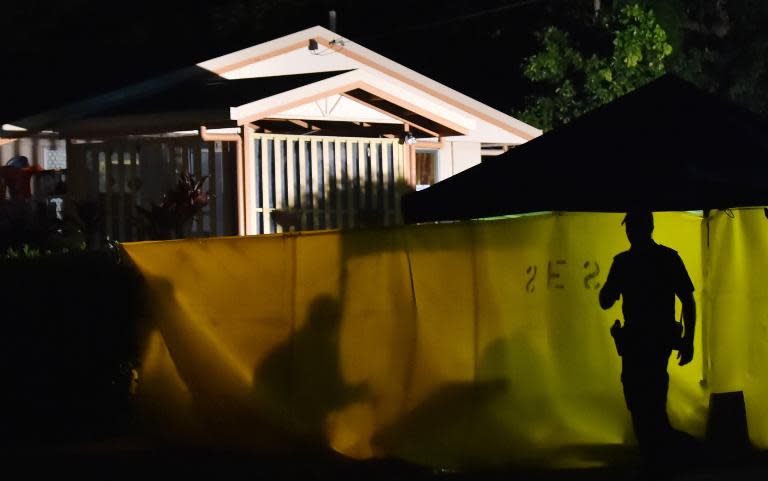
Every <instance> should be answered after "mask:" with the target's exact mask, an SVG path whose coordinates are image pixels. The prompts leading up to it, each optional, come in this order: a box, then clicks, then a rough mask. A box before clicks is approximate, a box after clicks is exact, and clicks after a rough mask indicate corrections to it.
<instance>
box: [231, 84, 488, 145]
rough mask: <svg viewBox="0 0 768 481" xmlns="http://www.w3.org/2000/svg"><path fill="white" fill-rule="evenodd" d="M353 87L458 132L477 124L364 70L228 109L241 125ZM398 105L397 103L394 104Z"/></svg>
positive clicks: (438, 101)
mask: <svg viewBox="0 0 768 481" xmlns="http://www.w3.org/2000/svg"><path fill="white" fill-rule="evenodd" d="M355 88H361V89H363V90H368V91H373V92H371V93H376V91H378V92H379V93H385V94H388V95H389V96H390V97H395V98H397V99H398V100H400V101H401V103H402V104H406V105H402V106H403V107H405V108H409V107H408V104H410V105H411V106H418V109H419V110H421V111H424V112H428V114H423V113H422V112H416V113H418V114H420V115H424V116H425V117H428V118H432V119H433V120H435V121H437V122H440V121H441V120H443V121H444V123H445V124H446V125H447V126H449V127H451V124H453V125H455V126H458V128H459V130H466V131H471V130H473V129H475V128H476V127H477V121H476V120H475V119H474V118H472V117H471V116H469V115H467V114H466V113H464V112H461V111H459V110H458V109H455V108H453V107H451V106H449V105H447V104H445V103H444V102H442V101H441V100H438V99H435V98H432V97H431V96H429V95H427V94H425V93H424V92H419V91H417V90H416V89H414V88H413V87H410V86H408V85H406V84H405V83H403V82H399V81H398V80H395V79H392V78H385V77H382V76H381V75H374V74H373V73H371V72H369V71H366V70H362V69H361V70H353V71H351V72H346V73H343V74H340V75H337V76H335V77H330V78H327V79H325V80H321V81H318V82H315V83H313V84H309V85H304V86H302V87H298V88H296V89H293V90H289V91H286V92H282V93H279V94H276V95H273V96H271V97H267V98H264V99H260V100H257V101H255V102H250V103H247V104H244V105H240V106H238V107H233V108H231V109H230V117H231V119H232V120H235V121H237V122H238V124H240V125H242V124H245V123H248V122H251V121H253V120H256V119H259V118H264V117H268V116H270V115H272V114H278V113H280V112H283V111H285V110H288V109H290V108H293V107H295V106H298V105H302V104H305V103H307V102H308V101H311V100H312V99H315V98H323V97H327V96H330V95H334V94H337V93H343V92H346V91H349V90H353V89H355ZM394 103H397V102H394Z"/></svg>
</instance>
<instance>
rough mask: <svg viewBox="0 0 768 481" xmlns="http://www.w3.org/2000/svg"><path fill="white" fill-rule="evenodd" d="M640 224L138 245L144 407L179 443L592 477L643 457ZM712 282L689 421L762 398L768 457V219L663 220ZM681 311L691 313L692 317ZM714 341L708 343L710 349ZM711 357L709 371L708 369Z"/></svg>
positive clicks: (703, 289) (758, 414)
mask: <svg viewBox="0 0 768 481" xmlns="http://www.w3.org/2000/svg"><path fill="white" fill-rule="evenodd" d="M621 218H622V216H621V215H619V214H561V215H558V214H552V215H542V216H537V217H523V218H517V219H509V220H497V221H489V222H465V223H455V224H440V225H422V226H407V227H400V228H392V229H382V230H372V231H328V232H318V233H301V234H284V235H273V236H258V237H241V238H217V239H195V240H185V241H170V242H147V243H137V244H125V245H124V248H125V251H126V252H127V254H128V256H130V258H131V259H132V260H133V262H134V263H135V264H136V266H137V267H138V268H139V269H140V270H141V271H142V273H143V274H144V275H145V278H146V279H147V284H148V287H149V291H150V294H151V298H152V301H153V310H152V312H153V316H154V321H155V326H156V330H155V332H154V333H153V334H152V336H151V337H150V339H149V342H148V344H147V349H146V354H145V358H144V362H143V365H142V372H141V378H140V384H139V391H138V394H137V399H138V401H139V402H140V404H141V406H142V409H143V410H144V413H145V417H146V418H147V419H150V420H152V425H153V426H155V427H156V428H157V430H158V431H160V432H162V433H163V434H164V435H166V436H169V437H171V438H174V439H178V440H187V441H190V442H192V441H194V440H198V441H200V442H208V443H214V442H215V443H217V444H218V445H227V444H232V445H237V446H249V447H253V448H255V449H259V450H263V451H270V450H272V451H282V450H287V449H296V448H297V447H330V448H331V449H333V450H336V451H338V452H340V453H342V454H345V455H348V456H351V457H355V458H369V457H374V456H397V457H401V458H404V459H407V460H410V461H414V462H419V463H423V464H430V465H436V466H437V465H439V466H456V467H468V466H487V465H497V464H507V463H533V464H537V463H540V464H545V465H547V466H552V467H573V466H588V465H595V464H601V463H605V462H609V461H611V460H615V459H616V458H617V457H620V456H621V455H622V454H621V453H623V452H625V448H626V447H627V446H631V445H632V444H633V443H634V440H633V435H632V429H631V424H630V418H629V414H628V412H627V410H626V407H625V405H624V400H623V397H622V390H621V384H620V381H619V374H620V359H619V358H618V356H617V355H616V352H615V349H614V346H613V342H612V339H611V337H610V335H609V333H608V329H609V327H610V325H611V324H612V323H613V320H614V319H616V318H620V317H621V313H620V303H617V305H616V306H615V307H614V308H612V309H611V310H609V311H602V310H601V309H600V307H599V305H598V300H597V296H598V292H599V288H600V286H601V283H602V282H604V281H605V278H606V275H607V272H608V268H609V267H610V265H611V261H612V258H613V256H614V255H616V254H618V253H619V252H621V251H623V250H626V249H627V248H628V247H629V245H628V242H627V240H626V236H625V234H624V230H623V228H622V227H621V226H620V222H621ZM654 238H655V239H656V241H657V242H659V243H661V244H664V245H667V246H669V247H672V248H674V249H676V250H677V251H678V252H679V253H680V255H681V257H682V258H683V260H684V262H685V264H686V267H687V268H688V272H689V274H690V276H691V279H692V280H693V282H694V285H695V287H696V292H695V295H696V298H697V301H698V303H697V306H698V309H699V313H698V318H699V319H700V323H699V326H702V327H701V328H699V329H697V334H696V335H697V338H696V357H695V359H694V361H693V362H692V363H691V364H689V365H687V366H685V367H682V368H681V367H679V366H677V364H676V362H674V358H673V361H671V362H670V367H669V371H670V378H671V383H670V392H669V402H668V410H669V413H670V419H671V421H672V424H673V425H674V426H675V427H677V428H679V429H683V430H686V431H688V432H691V433H693V434H695V435H697V436H702V435H703V433H704V430H705V423H706V416H707V405H708V399H709V394H710V391H712V392H722V391H731V390H743V391H744V392H745V398H746V402H747V416H748V422H749V432H750V436H751V438H752V441H753V442H754V443H755V444H756V445H758V446H760V447H768V424H766V420H767V419H768V418H767V417H766V415H765V414H763V413H762V411H761V410H760V409H759V407H758V406H760V405H761V403H765V401H766V399H768V374H766V373H764V372H762V366H763V365H764V364H765V363H764V360H765V359H766V355H768V315H767V313H768V309H767V308H766V303H765V302H764V301H765V300H766V299H765V296H766V294H764V292H765V290H764V289H763V288H761V287H762V285H763V284H764V282H765V281H764V280H763V277H764V276H765V272H764V270H765V266H768V219H765V217H764V215H763V212H762V210H738V211H735V217H734V218H730V217H728V216H726V215H724V214H722V213H717V214H714V215H713V216H712V217H710V218H709V219H702V218H700V217H697V216H694V215H691V214H685V213H658V214H656V229H655V232H654ZM677 309H678V313H679V311H680V307H679V303H678V308H677ZM702 339H703V342H702ZM703 359H705V361H703Z"/></svg>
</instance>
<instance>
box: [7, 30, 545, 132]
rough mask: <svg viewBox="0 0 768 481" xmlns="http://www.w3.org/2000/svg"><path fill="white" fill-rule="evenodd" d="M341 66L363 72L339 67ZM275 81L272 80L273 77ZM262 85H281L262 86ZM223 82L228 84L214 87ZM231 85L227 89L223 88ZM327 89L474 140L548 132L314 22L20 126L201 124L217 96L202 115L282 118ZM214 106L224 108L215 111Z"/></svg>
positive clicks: (429, 129)
mask: <svg viewBox="0 0 768 481" xmlns="http://www.w3.org/2000/svg"><path fill="white" fill-rule="evenodd" d="M310 39H313V40H315V41H317V42H318V44H319V45H321V46H324V47H322V48H326V49H328V52H325V53H319V55H313V54H312V53H311V52H309V50H308V49H307V46H308V44H309V40H310ZM340 69H354V70H352V71H350V72H347V73H346V74H339V70H340ZM268 79H272V82H271V84H270V80H268ZM313 80H314V81H313ZM260 84H261V85H268V84H269V85H271V86H279V88H277V89H272V88H266V89H263V90H258V89H257V88H256V87H253V86H255V85H260ZM217 85H219V86H226V88H224V87H221V88H218V87H214V86H217ZM310 85H311V87H310ZM201 86H202V87H201ZM235 88H237V89H241V90H240V91H239V93H237V94H236V93H235V92H234V90H233V89H235ZM225 90H226V91H227V92H228V94H227V95H219V94H218V93H216V92H217V91H218V92H223V91H225ZM278 90H282V92H278ZM240 94H242V95H240ZM322 94H326V95H333V94H337V95H338V94H341V95H344V97H345V101H346V100H347V99H348V100H353V101H355V102H358V103H361V104H364V105H365V106H366V108H369V109H371V111H373V110H376V111H379V112H382V113H384V114H386V115H388V116H389V117H390V118H393V119H395V120H399V121H402V122H404V123H410V124H412V125H413V126H416V127H417V128H419V129H420V130H421V131H422V132H426V133H429V134H430V135H434V136H457V135H459V136H465V135H466V134H468V133H470V131H473V132H472V133H473V134H475V137H474V140H479V141H493V142H502V141H506V142H507V143H512V144H516V143H522V142H525V141H526V140H528V139H530V138H533V137H535V136H536V135H538V134H539V133H540V131H539V130H538V129H535V128H533V127H531V126H529V125H527V124H524V123H523V122H520V121H518V120H516V119H514V118H512V117H510V116H508V115H506V114H503V113H501V112H499V111H496V110H494V109H492V108H490V107H488V106H486V105H483V104H481V103H480V102H477V101H475V100H473V99H471V98H469V97H467V96H465V95H462V94H460V93H458V92H456V91H454V90H452V89H449V88H448V87H445V86H443V85H441V84H439V83H437V82H435V81H433V80H431V79H428V78H426V77H424V76H422V75H420V74H417V73H416V72H413V71H412V70H410V69H407V68H406V67H403V66H402V65H399V64H397V63H395V62H392V61H391V60H388V59H386V58H384V57H382V56H380V55H378V54H376V53H374V52H372V51H370V50H368V49H365V48H364V47H361V46H359V45H357V44H355V43H354V42H351V41H349V40H346V39H340V38H338V37H336V36H335V34H334V33H333V32H331V31H329V30H327V29H324V28H322V27H312V28H309V29H306V30H303V31H301V32H297V33H294V34H291V35H287V36H285V37H281V38H279V39H276V40H272V41H270V42H265V43H262V44H259V45H256V46H254V47H250V48H248V49H244V50H240V51H238V52H234V53H232V54H228V55H224V56H222V57H217V58H215V59H212V60H209V61H206V62H202V63H199V64H198V65H197V66H195V67H192V68H187V69H182V70H179V71H176V72H173V73H172V74H169V75H166V76H163V77H158V78H155V79H151V80H148V81H146V82H142V83H140V84H135V85H132V86H129V87H127V88H124V89H121V90H118V91H114V92H110V93H108V94H105V95H101V96H97V97H92V98H89V99H86V100H84V101H81V102H76V103H74V104H70V105H67V106H65V107H62V108H59V109H55V110H51V111H48V112H44V113H42V114H38V115H34V116H30V117H27V118H24V119H21V120H18V121H15V122H13V124H14V125H17V126H20V127H24V128H27V129H30V130H40V129H44V128H52V127H53V128H56V126H58V128H59V129H60V130H63V129H62V127H61V126H62V124H63V123H66V124H70V127H71V124H72V123H73V122H74V123H75V124H77V123H78V122H79V123H80V124H82V123H83V122H84V121H85V120H87V119H94V118H102V117H104V116H110V115H112V116H114V115H122V116H134V120H135V121H136V122H138V120H137V117H136V116H139V115H145V116H146V115H159V114H169V112H171V111H173V112H178V110H173V109H179V108H183V110H184V112H185V113H186V114H187V115H186V117H185V119H186V120H185V121H184V122H187V121H188V122H192V121H193V120H194V118H193V116H192V115H190V114H191V112H192V109H191V108H190V106H191V105H200V104H203V103H205V102H206V101H209V100H210V101H212V100H217V101H218V102H219V103H218V104H216V105H207V106H206V107H207V108H206V109H198V112H203V111H205V115H201V117H200V120H206V121H207V120H210V121H213V120H226V119H220V111H221V109H223V108H227V107H229V108H230V119H229V120H234V121H236V122H237V123H239V124H244V123H247V122H250V121H253V120H255V119H259V118H264V117H266V116H268V115H276V116H280V113H281V112H282V111H286V110H291V109H293V108H296V107H299V106H301V105H302V104H307V103H308V102H311V101H313V100H317V99H318V98H320V97H321V95H322ZM195 95H197V96H199V98H198V97H195ZM248 96H250V97H248ZM192 97H194V98H192ZM174 101H176V102H177V103H176V104H174V103H173V102H174ZM179 102H180V103H179ZM267 107H268V108H267ZM169 109H170V110H169ZM212 110H215V111H216V112H219V113H215V114H214V113H213V112H211V111H212ZM168 119H169V122H170V123H169V125H170V124H173V123H174V122H175V123H183V122H181V121H179V120H175V119H174V118H173V116H172V115H168ZM171 120H172V121H171ZM85 123H86V124H88V122H85ZM95 124H96V122H94V121H91V122H90V125H95ZM70 130H71V128H70ZM486 139H487V140H486Z"/></svg>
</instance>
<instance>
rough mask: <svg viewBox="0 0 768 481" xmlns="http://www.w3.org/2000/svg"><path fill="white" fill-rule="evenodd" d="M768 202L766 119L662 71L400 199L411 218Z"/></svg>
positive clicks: (722, 206) (473, 216)
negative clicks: (620, 94)
mask: <svg viewBox="0 0 768 481" xmlns="http://www.w3.org/2000/svg"><path fill="white" fill-rule="evenodd" d="M766 204H768V124H767V123H766V122H765V120H764V119H761V118H759V117H757V116H756V115H754V114H752V113H749V112H747V111H745V110H742V109H740V108H738V107H735V106H733V105H730V104H727V103H725V102H723V101H721V100H720V99H718V98H717V97H715V96H713V95H710V94H707V93H704V92H702V91H700V90H698V89H696V88H695V87H693V86H692V85H690V84H688V83H687V82H684V81H682V80H680V79H678V78H676V77H672V76H664V77H662V78H659V79H657V80H655V81H653V82H651V83H649V84H648V85H646V86H644V87H641V88H639V89H637V90H635V91H634V92H632V93H629V94H627V95H625V96H624V97H621V98H620V99H618V100H616V101H614V102H612V103H610V104H608V105H605V106H603V107H601V108H598V109H596V110H594V111H592V112H590V113H588V114H585V115H583V116H582V117H580V118H578V119H577V120H575V121H573V122H571V123H570V124H568V125H566V126H564V127H561V128H558V129H555V130H553V131H551V132H549V133H546V134H544V135H542V136H541V137H538V138H536V139H534V140H532V141H530V142H527V143H525V144H523V145H521V146H519V147H516V148H514V149H512V150H510V151H509V152H507V153H506V154H503V155H500V156H498V157H495V158H493V159H491V160H488V161H485V162H483V163H482V164H480V165H477V166H475V167H472V168H470V169H468V170H466V171H464V172H462V173H460V174H457V175H455V176H453V177H450V178H448V179H446V180H444V181H442V182H438V183H437V184H435V185H433V186H431V187H430V188H428V189H425V190H423V191H420V192H415V193H412V194H409V195H408V196H406V197H405V198H404V199H403V204H402V205H403V213H404V217H405V219H406V221H408V222H427V221H441V220H459V219H472V218H483V217H493V216H500V215H509V214H519V213H525V212H539V211H602V212H621V211H625V210H627V209H630V208H650V209H653V210H661V211H663V210H698V209H711V208H728V207H743V206H756V205H766Z"/></svg>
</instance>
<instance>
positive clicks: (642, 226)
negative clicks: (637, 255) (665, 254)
mask: <svg viewBox="0 0 768 481" xmlns="http://www.w3.org/2000/svg"><path fill="white" fill-rule="evenodd" d="M621 223H622V225H624V226H625V227H626V229H627V239H629V243H630V244H632V245H635V244H642V243H644V242H648V241H650V240H651V234H652V233H653V212H651V211H650V210H630V211H629V212H627V215H626V216H624V220H623V221H621Z"/></svg>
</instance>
